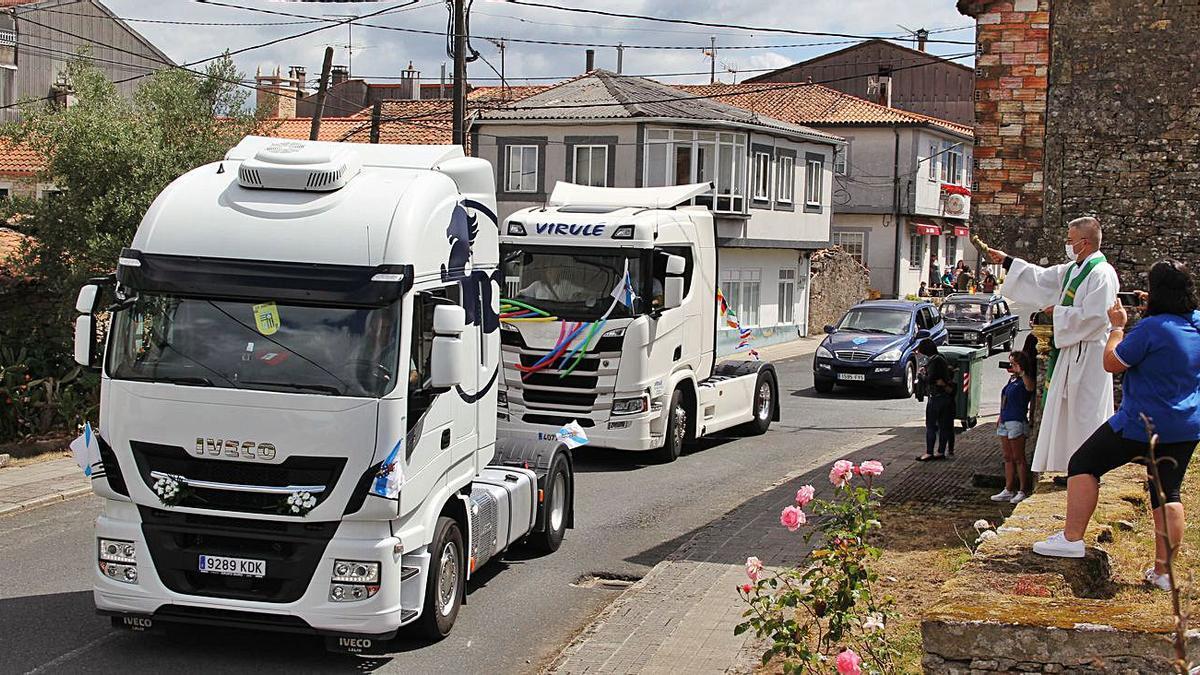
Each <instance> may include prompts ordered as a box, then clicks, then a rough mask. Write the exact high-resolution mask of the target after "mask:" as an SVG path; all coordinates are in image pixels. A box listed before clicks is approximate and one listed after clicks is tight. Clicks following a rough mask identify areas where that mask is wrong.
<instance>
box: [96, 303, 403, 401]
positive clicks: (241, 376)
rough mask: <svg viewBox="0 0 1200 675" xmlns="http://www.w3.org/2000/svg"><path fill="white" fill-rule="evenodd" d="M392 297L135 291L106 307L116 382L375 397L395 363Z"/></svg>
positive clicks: (385, 387) (396, 323)
mask: <svg viewBox="0 0 1200 675" xmlns="http://www.w3.org/2000/svg"><path fill="white" fill-rule="evenodd" d="M399 314H400V309H399V303H393V304H392V305H390V306H388V307H381V308H337V307H308V306H298V305H285V304H279V303H275V302H271V301H270V300H267V299H264V300H260V301H256V302H251V301H236V300H204V299H197V298H180V297H174V296H169V295H157V294H149V293H143V294H141V295H140V296H139V297H138V298H137V299H136V300H134V301H133V303H132V304H131V305H130V306H128V307H126V308H124V309H121V310H118V311H116V312H114V313H113V316H112V327H111V336H110V338H109V350H108V373H109V375H110V376H111V377H113V378H116V379H121V380H145V381H151V382H168V383H172V384H183V385H193V386H210V387H225V388H235V389H260V390H266V391H287V392H303V393H310V394H327V395H335V396H368V397H379V396H383V395H384V394H386V393H387V392H388V391H390V390H391V389H392V386H393V384H394V383H395V381H396V370H397V367H398V365H399V357H398V354H399V344H400V320H399V318H400V317H399Z"/></svg>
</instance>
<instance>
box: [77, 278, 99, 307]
mask: <svg viewBox="0 0 1200 675" xmlns="http://www.w3.org/2000/svg"><path fill="white" fill-rule="evenodd" d="M99 299H100V287H99V286H97V285H96V284H88V285H86V286H84V287H83V288H80V289H79V296H78V297H77V298H76V299H75V311H76V312H79V313H80V314H93V313H95V311H96V304H97V301H99Z"/></svg>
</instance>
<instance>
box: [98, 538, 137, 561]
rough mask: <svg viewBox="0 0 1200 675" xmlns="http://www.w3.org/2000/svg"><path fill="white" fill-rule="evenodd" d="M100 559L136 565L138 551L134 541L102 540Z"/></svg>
mask: <svg viewBox="0 0 1200 675" xmlns="http://www.w3.org/2000/svg"><path fill="white" fill-rule="evenodd" d="M100 559H101V560H103V561H105V562H115V563H125V564H127V565H136V564H137V549H136V548H135V547H134V545H133V542H132V541H121V540H120V539H101V540H100Z"/></svg>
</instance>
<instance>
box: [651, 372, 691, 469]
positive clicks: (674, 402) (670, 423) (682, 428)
mask: <svg viewBox="0 0 1200 675" xmlns="http://www.w3.org/2000/svg"><path fill="white" fill-rule="evenodd" d="M687 417H688V411H687V406H686V405H684V402H683V392H682V391H680V390H678V389H676V390H675V393H674V394H671V406H670V407H669V408H667V431H666V433H665V434H663V444H662V447H661V448H659V449H658V450H655V451H654V459H655V460H657V461H658V462H659V463H661V464H667V463H670V462H674V461H675V460H676V459H679V455H680V454H682V453H683V442H684V441H685V440H686V439H687V421H688V419H687Z"/></svg>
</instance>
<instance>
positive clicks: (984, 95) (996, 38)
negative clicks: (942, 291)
mask: <svg viewBox="0 0 1200 675" xmlns="http://www.w3.org/2000/svg"><path fill="white" fill-rule="evenodd" d="M958 8H959V11H961V12H963V13H964V14H968V15H970V16H974V17H975V19H976V24H977V40H978V44H979V48H978V52H977V54H978V55H977V57H976V60H975V64H976V72H975V89H976V91H975V139H976V140H975V145H976V147H975V162H976V168H975V183H976V185H975V186H974V188H975V189H974V192H973V195H972V198H971V221H972V224H973V225H974V227H975V229H976V231H978V232H979V233H980V236H981V237H982V238H983V239H984V240H986V241H989V242H994V243H995V244H996V245H998V246H1000V247H1001V248H1004V249H1005V250H1008V251H1012V252H1013V253H1017V254H1021V255H1029V251H1030V249H1031V248H1034V247H1035V246H1034V245H1035V241H1034V240H1033V238H1031V237H1030V236H1029V233H1035V232H1037V231H1038V230H1039V229H1040V226H1041V224H1042V216H1043V207H1044V187H1045V183H1044V176H1045V172H1044V170H1043V162H1044V158H1045V137H1046V114H1045V113H1046V84H1047V76H1048V67H1049V63H1050V12H1049V10H1050V0H1015V1H1008V2H991V1H974V2H968V1H965V0H964V1H962V2H959V3H958ZM1059 248H1061V242H1060V246H1059Z"/></svg>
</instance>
